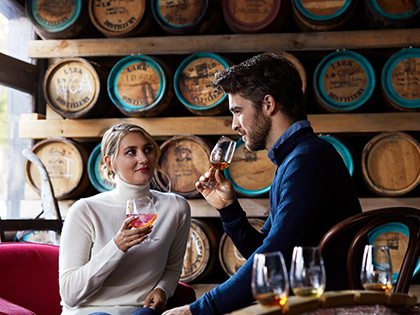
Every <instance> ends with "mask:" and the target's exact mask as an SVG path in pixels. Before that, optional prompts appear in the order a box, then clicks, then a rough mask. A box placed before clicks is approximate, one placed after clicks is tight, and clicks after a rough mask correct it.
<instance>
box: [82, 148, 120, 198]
mask: <svg viewBox="0 0 420 315" xmlns="http://www.w3.org/2000/svg"><path fill="white" fill-rule="evenodd" d="M101 158H102V154H101V144H100V143H99V144H97V145H96V146H95V148H94V149H93V150H92V153H91V154H90V156H89V160H88V175H89V180H90V182H91V183H92V186H93V187H94V188H95V189H96V190H97V191H99V192H105V191H110V190H113V189H114V188H115V187H113V186H111V185H108V184H107V183H105V182H104V181H103V180H102V179H101V175H100V174H99V170H98V168H97V167H96V165H98V163H99V162H100V161H99V160H100V159H101Z"/></svg>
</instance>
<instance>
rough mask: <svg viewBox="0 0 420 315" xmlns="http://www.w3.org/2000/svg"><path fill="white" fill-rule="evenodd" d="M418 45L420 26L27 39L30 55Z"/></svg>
mask: <svg viewBox="0 0 420 315" xmlns="http://www.w3.org/2000/svg"><path fill="white" fill-rule="evenodd" d="M418 45H420V29H402V30H397V29H394V30H363V31H343V32H313V33H279V34H231V35H203V36H161V37H136V38H106V39H103V38H98V39H73V40H69V39H65V40H37V41H30V42H28V56H29V57H31V58H53V57H93V56H128V55H130V54H139V53H142V54H152V55H171V54H192V53H195V52H200V51H208V52H215V53H238V52H247V53H251V52H261V51H307V50H336V49H337V48H341V49H368V48H388V47H409V46H418Z"/></svg>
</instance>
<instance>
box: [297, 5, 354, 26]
mask: <svg viewBox="0 0 420 315" xmlns="http://www.w3.org/2000/svg"><path fill="white" fill-rule="evenodd" d="M293 1H294V2H295V5H296V8H297V9H298V10H299V12H300V13H301V14H302V15H303V16H304V17H306V18H308V19H311V20H314V21H330V20H333V19H336V18H339V17H340V16H341V15H342V14H343V13H345V12H346V11H347V10H348V8H349V7H350V5H351V2H352V1H353V0H345V2H344V4H343V6H342V7H341V8H340V9H338V10H337V11H335V12H334V13H333V14H329V15H318V14H314V13H312V12H310V11H308V10H307V9H306V8H305V6H304V5H303V4H302V1H301V0H293Z"/></svg>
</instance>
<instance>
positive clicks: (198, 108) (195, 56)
mask: <svg viewBox="0 0 420 315" xmlns="http://www.w3.org/2000/svg"><path fill="white" fill-rule="evenodd" d="M200 58H213V59H215V60H217V61H218V62H220V63H221V64H222V65H223V67H224V68H225V69H228V68H229V64H228V63H227V62H226V61H225V60H224V59H223V58H222V57H220V56H219V55H217V54H214V53H209V52H199V53H195V54H192V55H191V56H189V57H187V58H186V59H185V60H184V61H183V62H181V64H180V65H179V67H178V69H177V70H176V72H175V76H174V89H175V94H176V96H177V97H178V99H179V100H180V102H181V103H182V104H184V105H185V106H187V107H189V108H191V109H193V110H196V111H203V110H209V109H212V108H215V107H217V106H218V105H219V104H220V103H222V102H223V101H224V100H225V99H226V97H227V95H226V94H224V95H223V96H222V97H221V98H220V100H219V101H217V102H216V103H214V104H213V105H211V106H205V107H204V106H197V105H194V104H191V103H189V102H188V101H187V100H186V99H185V97H184V96H183V95H182V92H181V88H180V86H179V82H180V78H181V75H182V72H183V71H184V70H185V69H186V68H187V67H188V65H189V64H190V63H191V62H193V61H194V60H197V59H200Z"/></svg>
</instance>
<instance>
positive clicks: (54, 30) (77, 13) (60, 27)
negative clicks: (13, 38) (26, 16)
mask: <svg viewBox="0 0 420 315" xmlns="http://www.w3.org/2000/svg"><path fill="white" fill-rule="evenodd" d="M36 2H37V0H35V1H33V2H32V6H31V12H32V16H33V18H34V19H35V21H36V22H37V23H38V25H39V26H41V27H43V28H44V29H45V30H46V31H48V32H50V33H58V32H62V31H64V30H66V29H68V28H69V27H70V26H72V25H73V24H74V23H75V22H76V21H77V19H78V18H79V16H80V13H81V12H82V3H81V0H74V3H75V6H74V10H73V13H72V15H71V16H70V18H69V19H68V20H66V21H64V22H63V23H60V24H58V25H54V26H51V25H50V24H48V23H45V22H44V21H43V20H42V19H40V18H39V17H38V15H37V13H36Z"/></svg>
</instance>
